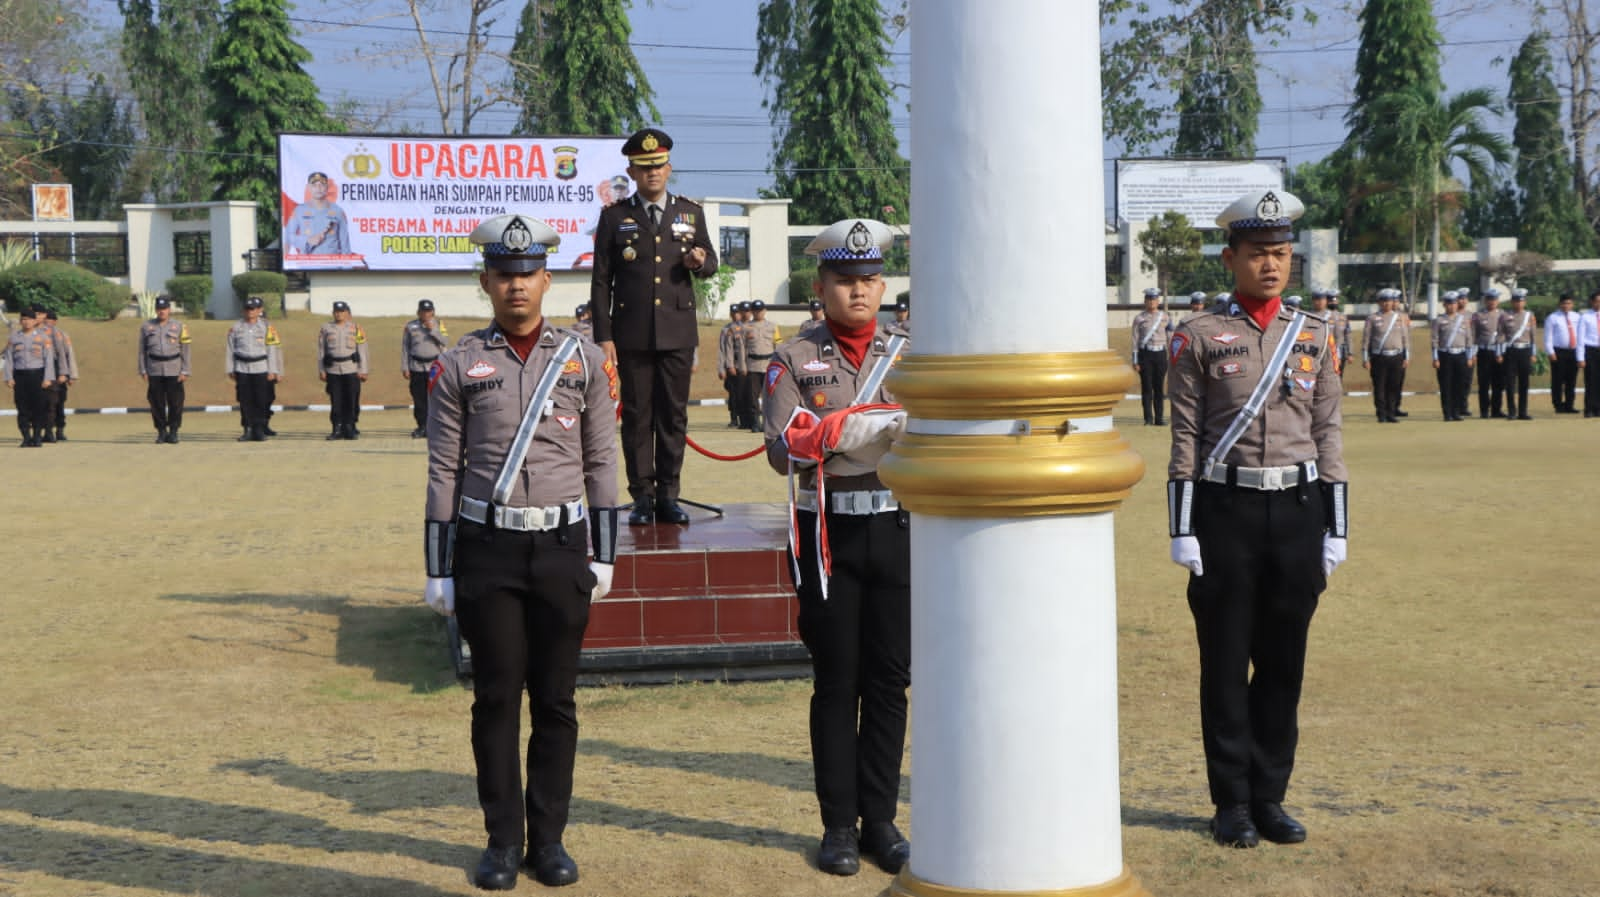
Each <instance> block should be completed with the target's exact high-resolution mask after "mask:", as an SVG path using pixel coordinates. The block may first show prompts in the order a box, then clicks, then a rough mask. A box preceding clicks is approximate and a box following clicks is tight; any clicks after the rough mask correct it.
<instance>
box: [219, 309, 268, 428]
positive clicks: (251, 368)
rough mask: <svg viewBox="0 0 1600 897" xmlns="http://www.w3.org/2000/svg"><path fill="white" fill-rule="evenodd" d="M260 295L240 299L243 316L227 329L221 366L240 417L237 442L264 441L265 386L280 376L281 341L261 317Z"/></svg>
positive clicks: (265, 421)
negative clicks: (242, 303) (230, 387)
mask: <svg viewBox="0 0 1600 897" xmlns="http://www.w3.org/2000/svg"><path fill="white" fill-rule="evenodd" d="M263 304H264V303H262V301H261V297H260V296H251V297H250V298H248V299H246V300H245V301H244V317H243V318H241V319H239V320H238V321H235V322H234V324H233V326H232V327H230V328H228V338H227V341H226V344H225V345H224V347H223V354H224V358H223V369H224V370H225V371H227V374H228V379H229V380H232V381H233V393H234V397H235V398H237V399H238V401H239V414H240V416H241V417H242V418H243V419H244V435H242V436H240V437H239V441H240V442H266V441H267V433H266V429H267V409H268V408H270V407H271V402H272V399H271V393H269V392H268V385H269V384H270V383H276V382H277V381H278V380H280V379H282V378H283V340H282V339H280V338H279V336H278V328H276V327H273V326H272V325H271V324H268V323H267V322H266V321H263V320H262V319H261V307H262V305H263Z"/></svg>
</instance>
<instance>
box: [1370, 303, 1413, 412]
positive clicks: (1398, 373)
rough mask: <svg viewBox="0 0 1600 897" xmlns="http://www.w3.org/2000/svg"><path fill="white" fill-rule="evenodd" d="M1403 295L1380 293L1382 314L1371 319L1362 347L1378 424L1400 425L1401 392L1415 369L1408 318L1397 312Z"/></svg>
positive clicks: (1379, 306) (1380, 312)
mask: <svg viewBox="0 0 1600 897" xmlns="http://www.w3.org/2000/svg"><path fill="white" fill-rule="evenodd" d="M1399 301H1400V291H1399V290H1396V289H1391V288H1384V289H1381V290H1379V291H1378V312H1377V313H1376V314H1374V315H1372V316H1371V317H1369V318H1367V329H1366V333H1365V336H1364V338H1363V339H1362V345H1361V366H1362V367H1364V368H1367V369H1369V370H1371V371H1372V404H1373V405H1374V406H1375V407H1376V408H1377V410H1378V423H1380V424H1397V423H1399V422H1400V418H1399V412H1400V390H1401V389H1402V388H1404V386H1405V383H1406V368H1408V367H1410V366H1411V329H1410V322H1409V320H1408V319H1407V316H1406V315H1405V314H1403V313H1401V312H1399V311H1396V310H1395V306H1396V305H1397V304H1399Z"/></svg>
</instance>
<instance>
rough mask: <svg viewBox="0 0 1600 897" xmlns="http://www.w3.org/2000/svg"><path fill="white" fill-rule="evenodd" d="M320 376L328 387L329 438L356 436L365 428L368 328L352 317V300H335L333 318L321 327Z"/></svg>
mask: <svg viewBox="0 0 1600 897" xmlns="http://www.w3.org/2000/svg"><path fill="white" fill-rule="evenodd" d="M317 376H318V377H320V378H321V379H322V381H323V382H324V383H326V384H327V385H328V386H327V389H328V405H329V408H328V422H329V423H331V424H332V425H333V431H332V432H331V433H329V434H328V438H329V439H356V438H358V437H359V436H360V435H361V431H360V430H357V429H356V421H357V420H358V419H359V418H360V417H361V384H362V383H364V382H366V379H367V332H366V331H365V330H362V329H361V325H360V324H357V323H356V322H355V321H352V320H350V304H349V303H348V302H335V303H333V320H332V321H329V322H328V323H326V324H323V325H322V329H320V330H318V331H317Z"/></svg>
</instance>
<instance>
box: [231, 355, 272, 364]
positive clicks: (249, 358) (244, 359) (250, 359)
mask: <svg viewBox="0 0 1600 897" xmlns="http://www.w3.org/2000/svg"><path fill="white" fill-rule="evenodd" d="M233 360H234V361H237V362H239V363H241V364H255V363H256V362H258V361H266V360H267V356H265V355H240V354H238V353H234V356H233Z"/></svg>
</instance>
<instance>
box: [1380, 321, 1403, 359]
mask: <svg viewBox="0 0 1600 897" xmlns="http://www.w3.org/2000/svg"><path fill="white" fill-rule="evenodd" d="M1398 323H1400V315H1399V314H1392V315H1390V316H1389V326H1388V327H1385V328H1383V336H1382V337H1380V338H1379V339H1378V351H1379V352H1382V351H1383V347H1384V346H1387V345H1389V334H1391V333H1393V332H1394V325H1396V324H1398Z"/></svg>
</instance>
